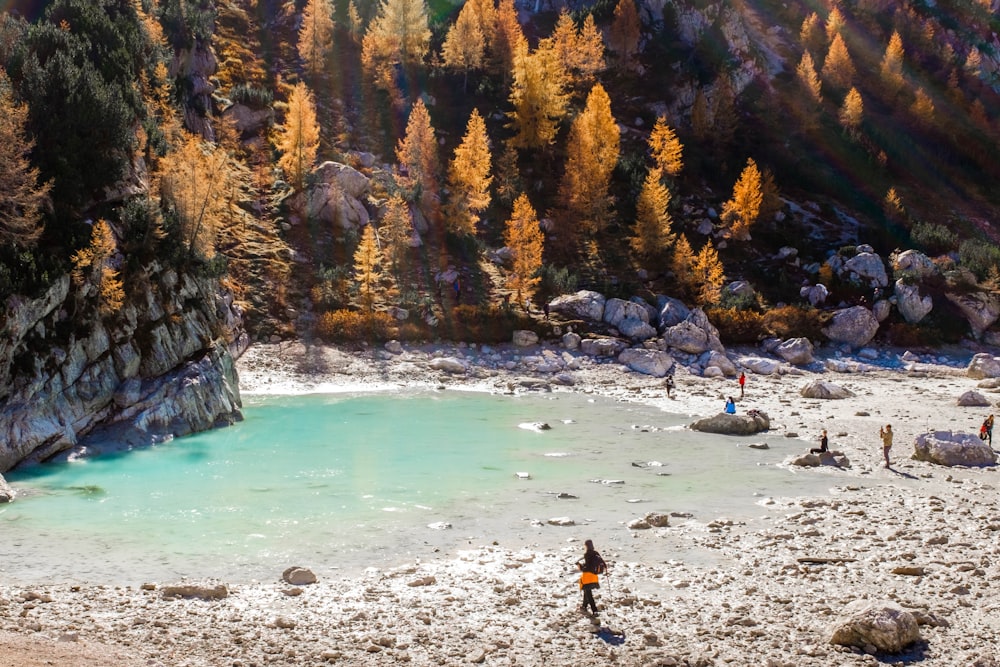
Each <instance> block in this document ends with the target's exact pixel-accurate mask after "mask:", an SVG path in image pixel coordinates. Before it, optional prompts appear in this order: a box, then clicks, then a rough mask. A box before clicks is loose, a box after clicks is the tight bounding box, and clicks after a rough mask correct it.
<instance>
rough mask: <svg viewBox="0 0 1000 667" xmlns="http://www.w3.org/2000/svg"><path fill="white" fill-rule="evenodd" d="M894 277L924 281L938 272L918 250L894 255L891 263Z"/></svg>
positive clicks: (932, 263)
mask: <svg viewBox="0 0 1000 667" xmlns="http://www.w3.org/2000/svg"><path fill="white" fill-rule="evenodd" d="M892 270H893V272H894V273H895V274H896V275H899V276H903V277H911V278H916V279H917V280H925V279H927V278H930V277H931V276H933V275H934V274H936V273H937V272H938V269H937V267H936V266H935V265H934V262H933V261H931V259H930V258H929V257H928V256H927V255H925V254H923V253H922V252H920V251H918V250H907V251H905V252H901V253H899V254H898V255H896V257H895V259H894V260H893V262H892Z"/></svg>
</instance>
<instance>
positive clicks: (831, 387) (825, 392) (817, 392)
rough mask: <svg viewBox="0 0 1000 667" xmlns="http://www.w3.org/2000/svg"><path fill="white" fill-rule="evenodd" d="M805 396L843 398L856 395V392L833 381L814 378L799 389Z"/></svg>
mask: <svg viewBox="0 0 1000 667" xmlns="http://www.w3.org/2000/svg"><path fill="white" fill-rule="evenodd" d="M799 394H801V395H802V396H803V397H804V398H824V399H831V400H834V399H841V398H850V397H851V396H854V392H852V391H850V390H849V389H845V388H844V387H841V386H840V385H839V384H834V383H832V382H826V381H825V380H813V381H812V382H810V383H809V384H807V385H806V386H804V387H802V389H801V390H799Z"/></svg>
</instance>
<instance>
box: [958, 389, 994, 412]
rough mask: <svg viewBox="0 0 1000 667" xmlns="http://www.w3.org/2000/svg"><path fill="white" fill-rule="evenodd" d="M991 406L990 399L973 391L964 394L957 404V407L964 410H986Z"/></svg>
mask: <svg viewBox="0 0 1000 667" xmlns="http://www.w3.org/2000/svg"><path fill="white" fill-rule="evenodd" d="M989 404H990V401H989V399H988V398H986V397H985V396H983V395H982V394H980V393H979V392H978V391H973V390H971V389H970V390H969V391H966V392H963V393H962V395H961V396H959V397H958V400H957V401H956V402H955V405H957V406H959V407H962V408H985V407H986V406H988V405H989Z"/></svg>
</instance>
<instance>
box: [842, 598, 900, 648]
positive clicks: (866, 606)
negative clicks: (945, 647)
mask: <svg viewBox="0 0 1000 667" xmlns="http://www.w3.org/2000/svg"><path fill="white" fill-rule="evenodd" d="M919 640H920V628H919V627H918V626H917V619H916V618H915V617H914V616H913V614H911V613H910V612H908V611H904V610H903V609H901V608H900V607H898V606H897V605H895V604H894V603H892V602H870V601H868V600H856V601H855V602H852V603H850V604H849V605H847V607H845V608H844V611H843V612H841V614H840V615H839V616H838V617H837V620H836V621H834V623H833V626H832V628H831V632H830V643H831V644H838V645H840V646H854V647H857V648H860V649H862V650H867V649H868V647H873V648H874V649H875V650H876V651H883V652H886V653H899V652H901V651H902V650H903V649H905V648H906V647H907V646H909V645H910V644H913V643H914V642H916V641H919Z"/></svg>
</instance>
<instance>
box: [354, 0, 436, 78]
mask: <svg viewBox="0 0 1000 667" xmlns="http://www.w3.org/2000/svg"><path fill="white" fill-rule="evenodd" d="M430 39H431V30H430V27H429V25H428V18H427V5H426V3H425V2H424V0H382V3H381V4H380V5H379V9H378V13H377V14H376V15H375V18H374V19H373V20H372V22H371V23H370V24H369V25H368V30H366V31H365V36H364V38H363V39H362V40H361V64H362V66H363V67H364V70H365V71H366V72H367V73H368V74H369V76H371V77H372V79H373V81H374V82H375V85H376V86H378V87H380V88H383V89H385V90H392V87H393V85H394V81H393V77H394V71H393V70H394V68H395V66H396V65H402V66H403V67H404V68H409V67H412V66H414V65H416V64H418V63H420V62H421V61H422V60H423V58H424V56H425V55H426V54H427V48H428V46H429V45H430Z"/></svg>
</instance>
